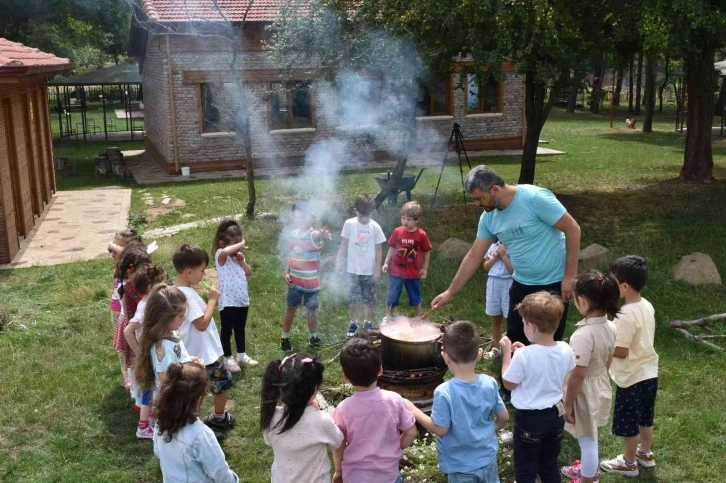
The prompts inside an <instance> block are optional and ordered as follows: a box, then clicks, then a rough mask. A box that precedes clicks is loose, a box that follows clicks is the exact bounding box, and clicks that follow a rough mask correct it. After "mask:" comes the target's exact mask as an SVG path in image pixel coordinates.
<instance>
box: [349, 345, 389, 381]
mask: <svg viewBox="0 0 726 483" xmlns="http://www.w3.org/2000/svg"><path fill="white" fill-rule="evenodd" d="M340 366H341V367H342V368H343V374H345V377H347V378H348V380H349V381H350V383H351V384H353V385H354V386H370V385H371V384H373V383H374V382H376V381H377V380H378V371H380V370H381V353H380V352H379V351H378V349H377V348H376V346H374V345H373V344H372V343H371V341H369V340H367V339H364V338H362V337H354V338H352V339H350V340H349V341H348V342H346V343H345V345H343V348H342V349H341V350H340Z"/></svg>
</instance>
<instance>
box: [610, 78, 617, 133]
mask: <svg viewBox="0 0 726 483" xmlns="http://www.w3.org/2000/svg"><path fill="white" fill-rule="evenodd" d="M616 76H617V74H615V71H613V72H612V78H613V87H612V89H611V90H610V127H611V128H612V127H613V121H614V120H615V77H616Z"/></svg>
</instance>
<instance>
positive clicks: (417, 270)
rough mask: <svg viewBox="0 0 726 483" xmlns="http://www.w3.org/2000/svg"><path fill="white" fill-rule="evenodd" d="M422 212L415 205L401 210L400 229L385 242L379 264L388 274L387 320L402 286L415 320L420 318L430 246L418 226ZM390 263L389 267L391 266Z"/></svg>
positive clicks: (426, 237)
mask: <svg viewBox="0 0 726 483" xmlns="http://www.w3.org/2000/svg"><path fill="white" fill-rule="evenodd" d="M422 216H423V210H422V209H421V205H419V204H418V203H417V202H415V201H409V202H408V203H406V204H405V205H403V206H402V207H401V226H399V227H398V228H396V229H395V230H393V233H391V236H390V238H389V239H388V245H389V247H388V253H386V261H385V262H384V263H383V272H384V273H389V274H390V283H389V285H388V296H387V297H386V317H387V318H390V316H391V311H392V310H393V307H396V306H398V301H399V299H400V298H401V291H402V289H403V286H404V285H405V286H406V293H408V303H409V305H410V306H411V307H416V317H418V316H420V315H421V279H424V280H425V279H426V276H427V275H428V272H429V257H430V256H431V248H432V247H431V242H430V241H429V237H428V235H426V232H425V231H423V230H422V229H421V228H419V227H418V224H419V223H421V218H422ZM391 261H393V264H392V265H391Z"/></svg>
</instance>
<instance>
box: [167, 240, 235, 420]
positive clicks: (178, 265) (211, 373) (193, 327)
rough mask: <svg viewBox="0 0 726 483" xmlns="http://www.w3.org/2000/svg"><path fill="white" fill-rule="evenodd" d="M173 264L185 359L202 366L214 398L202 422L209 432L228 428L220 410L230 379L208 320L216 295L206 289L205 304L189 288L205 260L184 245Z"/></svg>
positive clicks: (229, 417)
mask: <svg viewBox="0 0 726 483" xmlns="http://www.w3.org/2000/svg"><path fill="white" fill-rule="evenodd" d="M173 263H174V269H175V270H176V273H177V277H176V280H175V282H174V285H175V286H176V287H177V288H179V290H181V291H182V292H183V293H184V295H185V296H186V298H187V312H186V316H185V318H184V322H183V323H182V325H181V328H180V332H181V335H182V340H183V341H184V346H185V347H186V349H187V352H188V353H189V355H190V356H191V357H198V358H199V359H201V360H202V361H203V362H204V364H205V368H206V369H207V376H208V377H209V390H210V391H211V392H212V394H214V413H213V414H210V415H209V416H207V417H206V418H204V420H203V421H204V423H205V424H206V425H207V426H211V427H212V428H218V429H227V428H230V427H231V426H232V425H234V422H235V419H236V418H235V416H234V414H232V413H228V412H225V410H224V408H225V405H226V404H227V401H228V400H229V390H230V388H231V387H232V386H233V385H234V379H233V378H232V373H231V372H229V369H227V367H226V366H225V365H224V364H223V363H222V362H220V360H219V358H220V357H221V356H222V355H223V353H224V351H223V350H222V341H221V339H220V338H219V333H218V332H217V325H216V324H215V323H214V318H212V315H213V314H214V306H215V305H216V303H217V299H219V292H218V291H217V289H215V288H214V287H212V288H210V289H209V290H208V291H207V299H208V302H207V303H205V302H204V299H202V297H201V296H200V295H199V294H198V293H197V291H196V290H194V289H193V288H192V286H193V285H198V284H199V283H200V282H201V281H202V279H203V278H204V271H205V269H206V268H207V265H208V264H209V256H208V255H207V252H205V251H204V250H203V249H202V248H201V247H198V246H194V245H188V244H184V245H182V246H180V247H179V248H178V249H177V251H176V252H175V253H174V258H173Z"/></svg>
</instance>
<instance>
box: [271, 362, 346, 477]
mask: <svg viewBox="0 0 726 483" xmlns="http://www.w3.org/2000/svg"><path fill="white" fill-rule="evenodd" d="M324 369H325V368H324V367H323V364H322V363H321V362H320V360H319V359H317V358H315V359H312V358H310V357H305V356H303V355H296V354H290V355H289V356H287V357H285V358H284V359H282V360H279V359H278V360H275V361H272V362H270V364H269V365H268V366H267V369H266V370H265V376H264V378H263V380H262V394H261V397H260V426H261V428H262V435H263V437H264V438H265V443H267V444H268V445H269V446H272V450H273V452H274V454H275V460H274V461H273V463H272V483H322V482H327V483H330V459H329V457H328V448H330V449H333V450H334V449H338V448H339V447H340V446H341V445H342V444H343V433H341V432H340V430H339V429H338V427H337V426H336V425H335V423H334V422H333V418H332V417H331V416H330V415H329V414H328V413H326V412H324V411H320V408H319V407H318V403H317V402H316V399H315V397H316V395H317V394H318V388H319V387H320V385H321V384H322V383H323V370H324ZM280 401H281V402H282V406H277V403H278V402H280Z"/></svg>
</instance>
